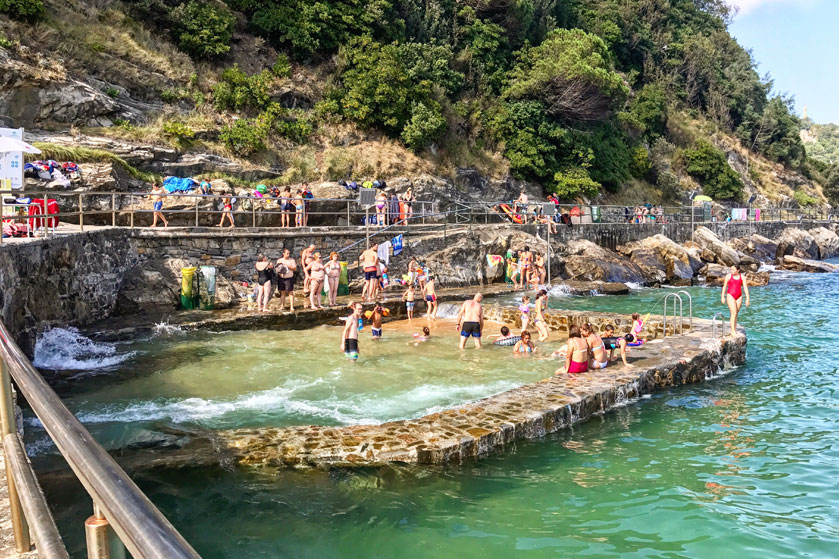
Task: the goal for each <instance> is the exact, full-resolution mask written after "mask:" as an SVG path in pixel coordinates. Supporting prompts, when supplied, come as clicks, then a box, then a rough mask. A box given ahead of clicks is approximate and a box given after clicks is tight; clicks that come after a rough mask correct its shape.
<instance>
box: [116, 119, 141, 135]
mask: <svg viewBox="0 0 839 559" xmlns="http://www.w3.org/2000/svg"><path fill="white" fill-rule="evenodd" d="M114 126H118V127H119V128H122V129H123V130H127V131H129V132H130V131H131V130H134V129H135V128H136V127H135V126H134V125H133V124H131V121H130V120H126V119H124V118H115V119H114Z"/></svg>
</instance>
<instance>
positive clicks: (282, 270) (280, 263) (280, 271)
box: [276, 248, 297, 312]
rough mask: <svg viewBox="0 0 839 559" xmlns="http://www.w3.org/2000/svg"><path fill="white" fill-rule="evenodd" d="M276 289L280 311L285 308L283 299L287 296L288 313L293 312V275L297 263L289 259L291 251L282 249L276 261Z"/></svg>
mask: <svg viewBox="0 0 839 559" xmlns="http://www.w3.org/2000/svg"><path fill="white" fill-rule="evenodd" d="M276 270H277V276H278V282H277V283H278V288H279V290H280V311H282V310H283V307H284V306H285V298H286V295H288V305H289V311H291V312H294V274H295V273H296V272H297V263H296V262H295V261H294V258H292V257H291V251H290V250H289V249H287V248H284V249H283V257H282V258H280V259H279V260H277V266H276Z"/></svg>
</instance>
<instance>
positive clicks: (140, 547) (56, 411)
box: [0, 322, 200, 559]
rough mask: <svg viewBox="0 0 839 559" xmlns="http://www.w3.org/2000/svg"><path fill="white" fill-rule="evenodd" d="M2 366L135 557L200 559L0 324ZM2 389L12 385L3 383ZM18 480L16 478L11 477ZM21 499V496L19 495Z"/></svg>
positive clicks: (144, 558) (7, 388)
mask: <svg viewBox="0 0 839 559" xmlns="http://www.w3.org/2000/svg"><path fill="white" fill-rule="evenodd" d="M0 362H2V363H0V366H3V367H4V368H8V372H9V373H10V375H11V377H12V378H13V379H14V381H15V383H16V384H17V386H18V388H19V390H20V392H21V393H22V394H23V396H24V397H25V398H26V401H27V402H28V403H29V405H30V406H31V407H32V411H33V412H34V413H35V415H36V416H37V417H38V419H39V420H40V421H41V424H42V425H43V426H44V429H45V430H46V432H47V434H49V436H50V438H51V439H52V441H53V443H54V444H55V446H56V447H57V448H58V451H59V452H60V453H61V455H62V456H63V457H64V459H65V460H66V461H67V464H68V465H69V466H70V468H71V469H72V470H73V473H74V474H75V475H76V477H77V478H78V480H79V481H80V482H81V484H82V485H83V486H84V488H85V490H86V491H87V493H88V494H89V495H90V497H91V498H92V499H93V503H94V508H95V509H100V510H101V512H102V514H103V515H104V517H105V518H107V521H108V522H109V523H110V525H111V527H112V528H113V530H114V532H116V534H117V536H119V538H120V540H121V541H122V543H123V545H124V546H125V548H126V549H127V550H128V552H129V553H130V554H131V555H132V556H133V557H134V558H135V559H200V556H199V555H198V553H197V552H196V551H195V550H194V549H193V548H192V547H191V546H190V545H189V543H187V541H186V540H185V539H184V538H183V536H181V535H180V534H179V533H178V531H177V530H175V528H174V527H173V526H172V524H171V523H170V522H169V521H168V520H167V519H166V517H164V516H163V514H162V513H161V512H160V511H159V510H158V509H157V508H156V507H155V506H154V505H153V504H152V502H151V501H149V499H148V497H146V496H145V495H144V494H143V492H142V491H140V489H139V488H138V487H137V485H136V484H135V483H134V482H133V481H132V480H131V478H130V477H128V475H127V474H126V473H125V472H124V471H123V470H122V468H120V467H119V464H117V463H116V461H115V460H114V459H113V458H112V457H111V456H110V455H109V454H108V453H107V452H106V451H105V449H103V448H102V447H101V446H100V445H99V443H97V442H96V441H95V440H94V439H93V437H92V436H91V434H90V433H89V432H88V431H87V429H85V427H84V426H83V425H82V424H81V423H80V422H79V420H78V419H76V416H74V415H73V414H72V413H71V412H70V410H68V409H67V407H66V406H65V405H64V403H63V402H62V401H61V399H60V398H59V397H58V395H57V394H56V393H55V392H54V391H53V389H52V388H51V387H50V386H49V384H47V382H46V380H44V378H43V377H42V376H41V375H40V374H39V373H38V372H37V371H36V370H35V368H34V367H33V366H32V363H31V362H30V361H29V359H27V358H26V356H25V355H24V354H23V352H22V351H21V349H20V348H19V347H18V346H17V344H15V343H14V341H13V340H12V338H11V336H10V335H9V332H8V330H7V329H6V327H5V325H3V324H2V322H0ZM3 384H4V385H3V386H2V390H4V391H6V393H7V394H9V393H10V391H11V387H10V386H9V385H8V384H7V383H3ZM15 481H17V480H15ZM21 496H22V497H23V495H21Z"/></svg>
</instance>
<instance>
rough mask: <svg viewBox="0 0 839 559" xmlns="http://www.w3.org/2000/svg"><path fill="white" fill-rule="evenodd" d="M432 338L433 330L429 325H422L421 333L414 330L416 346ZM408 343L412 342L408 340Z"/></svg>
mask: <svg viewBox="0 0 839 559" xmlns="http://www.w3.org/2000/svg"><path fill="white" fill-rule="evenodd" d="M430 339H431V330H430V329H429V328H428V326H423V327H422V334H420V333H419V332H414V341H413V344H414V345H415V346H418V345H419V344H420V342H427V341H428V340H430ZM408 343H409V344H410V343H412V342H408Z"/></svg>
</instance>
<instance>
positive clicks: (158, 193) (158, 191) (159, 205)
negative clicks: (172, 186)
mask: <svg viewBox="0 0 839 559" xmlns="http://www.w3.org/2000/svg"><path fill="white" fill-rule="evenodd" d="M164 194H166V189H165V188H163V186H162V185H159V184H157V183H154V186H152V189H151V201H152V206H153V207H154V218H153V219H152V222H151V226H152V227H157V218H158V217H159V218H160V220H161V221H162V222H163V227H169V222H168V221H166V218H165V217H163V211H162V210H163V195H164Z"/></svg>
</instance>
